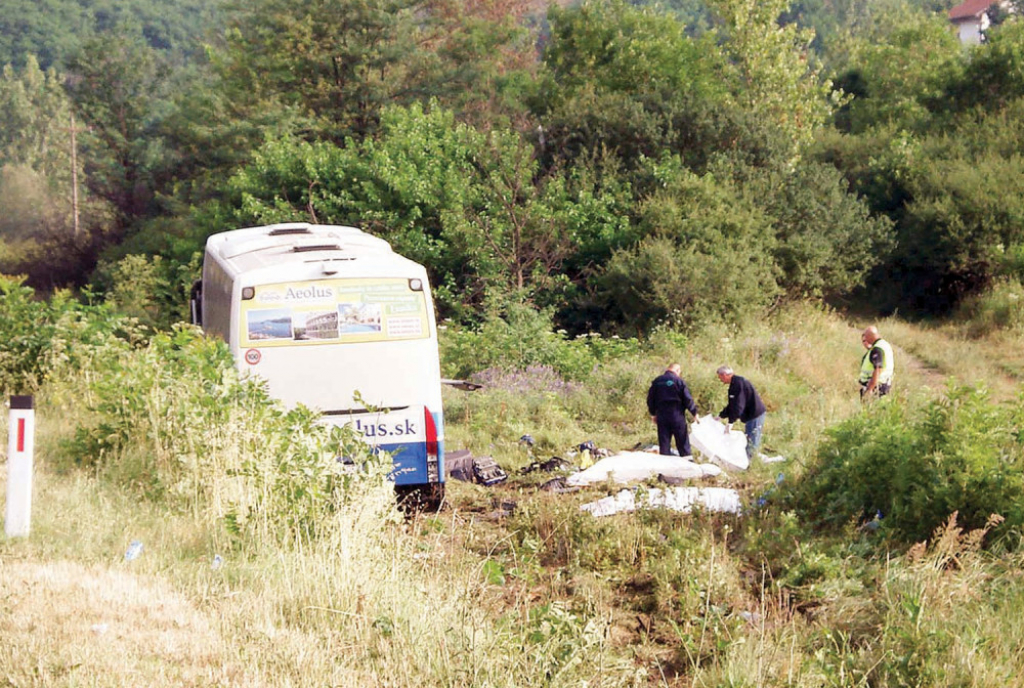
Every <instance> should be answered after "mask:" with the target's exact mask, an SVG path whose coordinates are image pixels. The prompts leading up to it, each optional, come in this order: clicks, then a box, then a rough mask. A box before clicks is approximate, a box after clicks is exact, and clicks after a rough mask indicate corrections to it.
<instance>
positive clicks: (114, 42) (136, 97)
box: [69, 29, 167, 230]
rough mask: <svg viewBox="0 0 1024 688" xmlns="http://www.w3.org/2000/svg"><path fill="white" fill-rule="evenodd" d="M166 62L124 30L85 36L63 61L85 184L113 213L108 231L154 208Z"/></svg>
mask: <svg viewBox="0 0 1024 688" xmlns="http://www.w3.org/2000/svg"><path fill="white" fill-rule="evenodd" d="M166 75H167V71H166V66H165V65H164V64H162V63H161V61H160V59H159V58H158V57H157V55H156V54H155V53H154V51H153V49H152V48H149V47H148V46H146V45H145V44H143V43H142V42H141V41H140V40H139V39H138V38H136V37H135V36H134V35H133V33H132V32H131V31H129V30H127V29H126V30H125V31H123V32H121V33H119V34H117V35H110V36H105V37H103V38H96V39H91V40H89V41H87V42H86V43H85V45H84V46H83V48H82V50H81V51H80V52H79V53H78V54H76V55H75V57H74V58H73V59H72V60H71V64H70V79H69V80H70V92H71V96H72V99H73V100H74V106H75V108H76V110H77V111H78V112H79V113H80V115H81V119H82V123H83V125H84V126H85V127H86V128H87V129H86V131H85V132H84V133H83V135H82V143H83V152H82V156H83V159H84V161H85V166H86V172H87V184H88V186H89V189H90V191H91V192H92V193H93V194H95V195H96V196H97V197H99V198H101V199H103V200H105V201H107V202H108V203H109V204H110V205H111V206H112V207H113V209H114V211H115V212H116V220H115V224H116V229H119V230H123V229H124V228H126V227H127V226H128V225H129V224H130V223H131V222H132V221H133V220H135V219H137V218H140V217H145V216H146V215H147V214H150V213H152V212H154V210H155V209H154V207H153V205H152V203H153V198H154V189H155V188H156V187H157V181H158V174H157V169H158V168H159V166H160V164H161V157H162V149H161V141H160V138H159V137H158V136H157V135H156V131H155V122H156V121H157V120H158V119H159V117H160V115H161V113H160V107H161V105H162V103H163V102H164V101H162V96H163V93H162V87H163V85H164V82H165V79H166Z"/></svg>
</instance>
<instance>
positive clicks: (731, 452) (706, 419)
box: [690, 415, 750, 471]
mask: <svg viewBox="0 0 1024 688" xmlns="http://www.w3.org/2000/svg"><path fill="white" fill-rule="evenodd" d="M690 444H692V445H693V448H694V449H696V450H697V451H699V452H700V453H701V454H702V455H703V456H705V457H707V459H708V460H710V461H714V462H715V463H717V464H720V465H723V466H724V467H725V468H738V469H740V470H741V471H745V470H747V469H748V468H750V457H748V456H747V436H746V435H745V434H744V433H743V431H742V430H729V431H728V432H726V427H725V423H722V422H721V421H719V420H716V419H715V418H714V417H713V416H710V415H707V416H700V417H699V418H697V420H695V421H694V422H693V424H692V425H691V426H690Z"/></svg>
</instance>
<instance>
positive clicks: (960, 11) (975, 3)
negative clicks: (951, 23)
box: [949, 0, 993, 20]
mask: <svg viewBox="0 0 1024 688" xmlns="http://www.w3.org/2000/svg"><path fill="white" fill-rule="evenodd" d="M992 2H993V0H965V2H962V3H960V4H959V5H957V6H956V7H954V8H953V9H951V10H950V11H949V18H950V19H951V20H956V19H968V18H970V17H977V16H978V15H980V14H981V13H982V12H984V11H985V10H987V9H988V8H989V7H990V6H991V5H992Z"/></svg>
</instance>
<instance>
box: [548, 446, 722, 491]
mask: <svg viewBox="0 0 1024 688" xmlns="http://www.w3.org/2000/svg"><path fill="white" fill-rule="evenodd" d="M721 473H722V469H721V468H719V467H718V466H713V465H711V464H707V463H704V464H701V463H694V462H693V461H691V460H690V459H689V458H687V457H680V456H661V455H659V454H649V453H647V452H622V453H621V454H616V455H615V456H609V457H607V458H604V459H601V460H600V461H598V462H597V463H595V464H594V465H593V466H591V467H590V468H588V469H586V470H585V471H580V472H579V473H573V474H572V475H570V476H569V477H568V478H566V479H565V482H566V484H567V485H573V486H579V485H591V484H593V483H603V482H604V481H605V480H608V479H611V480H613V481H614V482H617V483H622V484H626V483H630V482H639V481H641V480H647V479H648V478H653V477H655V476H658V475H664V476H666V477H669V478H680V479H684V480H686V479H689V478H703V477H706V476H715V475H721Z"/></svg>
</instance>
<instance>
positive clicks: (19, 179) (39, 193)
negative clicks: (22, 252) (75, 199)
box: [0, 56, 72, 238]
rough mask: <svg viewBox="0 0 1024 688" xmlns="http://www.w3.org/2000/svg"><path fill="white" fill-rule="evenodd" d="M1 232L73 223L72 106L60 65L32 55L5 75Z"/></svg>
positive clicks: (0, 87) (36, 231)
mask: <svg viewBox="0 0 1024 688" xmlns="http://www.w3.org/2000/svg"><path fill="white" fill-rule="evenodd" d="M0 120H2V121H3V122H4V126H3V128H2V129H0V208H3V213H2V214H0V235H3V236H5V237H7V238H11V237H21V238H25V237H29V236H40V235H41V234H44V233H48V232H54V231H60V230H62V229H64V228H67V227H70V226H71V213H72V203H71V196H72V193H71V191H72V190H71V177H72V175H71V124H72V121H71V107H70V103H69V101H68V99H67V97H66V96H65V94H64V90H63V87H62V85H61V82H60V78H59V77H58V75H57V73H56V72H55V71H54V70H52V69H51V70H49V71H47V72H43V71H42V70H41V69H40V68H39V64H38V63H37V62H36V60H35V58H34V57H32V56H29V58H28V60H27V62H26V64H25V67H24V68H23V69H20V70H17V69H15V68H14V67H12V66H11V65H8V66H7V67H5V68H4V70H3V75H2V76H0Z"/></svg>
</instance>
